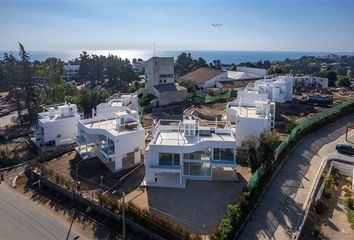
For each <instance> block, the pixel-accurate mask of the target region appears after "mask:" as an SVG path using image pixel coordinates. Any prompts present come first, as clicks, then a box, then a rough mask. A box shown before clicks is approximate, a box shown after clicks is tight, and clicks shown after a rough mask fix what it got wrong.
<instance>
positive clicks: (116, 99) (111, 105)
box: [96, 93, 139, 114]
mask: <svg viewBox="0 0 354 240" xmlns="http://www.w3.org/2000/svg"><path fill="white" fill-rule="evenodd" d="M138 101H139V99H138V95H137V94H136V93H116V94H114V95H112V96H110V97H109V98H107V99H106V101H105V102H104V103H100V104H98V105H97V106H96V111H97V113H98V114H105V113H112V114H114V113H115V112H119V111H125V110H126V109H130V110H135V111H137V110H138V106H139V102H138Z"/></svg>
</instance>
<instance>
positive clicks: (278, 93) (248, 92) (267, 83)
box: [238, 76, 293, 103]
mask: <svg viewBox="0 0 354 240" xmlns="http://www.w3.org/2000/svg"><path fill="white" fill-rule="evenodd" d="M239 93H240V95H242V97H243V101H246V102H251V101H253V99H255V98H257V96H259V97H261V98H264V96H265V97H266V98H267V99H268V100H269V101H273V102H279V103H285V102H289V101H292V99H293V79H292V77H289V76H278V77H276V78H271V79H262V80H257V81H255V82H254V83H251V84H248V85H247V87H246V88H245V89H244V90H240V91H239V92H238V94H239Z"/></svg>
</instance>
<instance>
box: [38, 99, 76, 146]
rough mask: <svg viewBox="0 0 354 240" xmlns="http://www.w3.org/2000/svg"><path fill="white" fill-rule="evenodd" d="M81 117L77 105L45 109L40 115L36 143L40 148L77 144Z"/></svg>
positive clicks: (53, 106) (54, 106) (62, 105)
mask: <svg viewBox="0 0 354 240" xmlns="http://www.w3.org/2000/svg"><path fill="white" fill-rule="evenodd" d="M79 120H80V115H79V114H78V113H77V107H76V105H75V104H66V103H65V104H61V105H52V106H46V107H44V111H43V112H41V113H38V125H37V129H36V132H35V137H34V138H35V139H33V140H34V142H35V143H36V144H37V145H38V146H55V147H57V146H60V145H64V144H71V143H74V142H75V137H76V136H77V125H78V122H79Z"/></svg>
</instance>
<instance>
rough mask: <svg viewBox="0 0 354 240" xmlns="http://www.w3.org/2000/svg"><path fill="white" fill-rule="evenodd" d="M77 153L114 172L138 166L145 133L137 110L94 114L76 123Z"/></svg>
mask: <svg viewBox="0 0 354 240" xmlns="http://www.w3.org/2000/svg"><path fill="white" fill-rule="evenodd" d="M78 131H79V134H78V137H77V143H78V152H79V153H80V155H81V156H82V157H83V158H90V157H98V158H99V159H100V160H101V161H102V162H103V163H104V164H106V165H107V166H108V168H109V169H110V170H111V171H113V172H117V171H120V170H123V169H126V168H130V167H133V166H135V165H138V164H139V163H140V162H141V159H142V157H141V156H142V154H144V147H145V130H144V128H143V127H142V126H141V124H140V121H139V116H138V113H137V111H135V110H129V109H126V110H124V111H117V112H110V111H106V112H104V111H101V113H99V111H97V112H93V117H92V118H90V119H84V120H80V121H79V126H78Z"/></svg>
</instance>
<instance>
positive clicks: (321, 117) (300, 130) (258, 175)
mask: <svg viewBox="0 0 354 240" xmlns="http://www.w3.org/2000/svg"><path fill="white" fill-rule="evenodd" d="M350 107H354V99H351V100H348V101H346V102H343V103H342V104H339V105H337V106H335V107H332V108H330V109H327V110H325V111H323V112H320V113H318V114H316V115H315V116H313V117H311V118H308V119H306V120H305V121H303V122H302V123H300V124H299V125H297V126H296V127H295V128H294V129H293V130H292V131H291V133H290V134H289V136H288V137H287V138H286V139H284V141H283V142H282V143H281V144H280V145H279V146H278V147H277V148H276V150H275V154H274V159H273V165H274V164H276V163H277V162H278V161H280V160H281V159H282V157H284V154H285V153H287V152H288V151H289V150H290V149H291V148H292V147H293V146H294V145H295V144H296V143H297V141H298V140H299V139H300V138H302V137H304V136H305V135H306V134H307V133H309V132H310V130H313V129H314V127H318V126H320V124H321V123H326V122H325V121H328V120H331V119H332V118H333V120H335V118H336V117H338V116H339V114H341V113H343V110H345V109H348V108H350ZM265 172H266V166H265V164H262V165H261V167H260V168H259V169H258V170H257V171H255V172H254V174H253V175H252V177H251V178H250V180H249V182H248V183H247V191H249V192H251V191H252V190H253V189H254V188H255V187H257V186H258V184H259V182H260V181H261V179H262V177H263V175H264V173H265Z"/></svg>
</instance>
